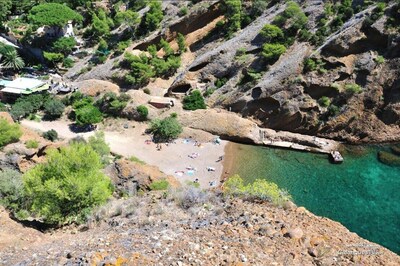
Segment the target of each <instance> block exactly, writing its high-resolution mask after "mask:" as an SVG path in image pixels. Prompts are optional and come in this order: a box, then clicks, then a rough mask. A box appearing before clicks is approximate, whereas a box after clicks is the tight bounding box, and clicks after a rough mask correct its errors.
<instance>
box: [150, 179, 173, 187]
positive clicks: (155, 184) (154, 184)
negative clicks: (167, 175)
mask: <svg viewBox="0 0 400 266" xmlns="http://www.w3.org/2000/svg"><path fill="white" fill-rule="evenodd" d="M168 187H169V183H168V181H167V180H165V179H162V180H159V181H154V182H152V183H151V184H150V189H151V190H167V189H168Z"/></svg>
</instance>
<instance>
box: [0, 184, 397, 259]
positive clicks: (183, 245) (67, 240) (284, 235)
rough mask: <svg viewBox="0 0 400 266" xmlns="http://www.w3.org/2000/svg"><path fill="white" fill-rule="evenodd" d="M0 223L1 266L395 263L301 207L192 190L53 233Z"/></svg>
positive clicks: (120, 205)
mask: <svg viewBox="0 0 400 266" xmlns="http://www.w3.org/2000/svg"><path fill="white" fill-rule="evenodd" d="M0 223H1V224H2V226H1V227H0V236H1V237H0V258H1V263H2V264H4V265H49V264H50V265H346V266H347V265H385V266H390V265H393V266H394V265H399V264H400V257H399V256H397V255H395V254H394V253H392V252H390V251H389V250H387V249H385V248H383V247H381V246H379V245H376V244H373V243H371V242H368V241H366V240H364V239H362V238H360V237H359V236H357V235H356V234H354V233H351V232H349V231H348V230H347V229H346V228H345V227H343V226H342V225H340V224H339V223H337V222H333V221H331V220H329V219H326V218H322V217H318V216H315V215H313V214H311V213H310V212H308V211H307V210H305V209H304V208H302V207H296V206H293V205H290V204H289V205H287V206H285V208H277V207H275V206H272V205H270V204H268V203H261V202H250V201H243V200H240V199H234V200H230V199H224V198H221V196H218V195H216V194H214V193H206V192H201V191H198V190H196V189H194V188H191V189H189V190H186V191H184V192H179V193H178V192H169V193H168V196H167V197H166V198H164V196H162V195H161V194H149V195H145V196H141V197H134V198H130V199H128V200H118V201H113V202H110V203H109V204H108V205H107V206H104V207H103V208H101V209H99V210H98V211H97V212H96V213H95V214H94V215H93V217H92V218H91V220H90V222H89V223H88V224H87V225H84V226H81V227H79V228H75V227H72V228H64V229H62V230H57V231H54V232H52V233H51V234H50V233H40V232H38V231H35V230H32V229H30V228H24V227H23V226H22V225H20V224H16V223H15V222H14V221H12V220H10V219H9V218H8V216H7V215H6V213H5V212H4V211H3V210H0ZM3 225H4V226H3ZM5 228H12V230H13V233H12V234H10V233H9V232H10V231H8V230H5Z"/></svg>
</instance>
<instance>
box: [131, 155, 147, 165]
mask: <svg viewBox="0 0 400 266" xmlns="http://www.w3.org/2000/svg"><path fill="white" fill-rule="evenodd" d="M129 161H131V162H134V163H139V164H142V165H145V164H146V162H144V161H142V160H140V159H139V158H138V157H135V156H131V157H129Z"/></svg>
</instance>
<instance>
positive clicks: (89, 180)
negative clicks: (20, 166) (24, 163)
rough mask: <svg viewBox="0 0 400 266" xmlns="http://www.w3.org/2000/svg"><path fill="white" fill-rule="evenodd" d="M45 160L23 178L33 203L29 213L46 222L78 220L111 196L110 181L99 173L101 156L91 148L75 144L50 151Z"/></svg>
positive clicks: (82, 144) (83, 144)
mask: <svg viewBox="0 0 400 266" xmlns="http://www.w3.org/2000/svg"><path fill="white" fill-rule="evenodd" d="M46 157H47V162H46V163H43V164H38V165H36V167H34V168H33V169H31V170H30V171H28V172H27V173H26V174H25V175H24V176H23V182H24V188H25V191H26V194H27V196H28V197H29V198H30V200H31V202H32V204H31V206H30V211H32V212H33V213H35V214H37V215H38V216H40V217H41V218H42V219H43V220H44V221H45V222H48V223H52V224H55V223H64V222H71V221H74V220H75V221H76V220H80V219H82V218H84V216H85V215H86V214H87V213H88V211H89V210H90V209H91V208H92V207H94V206H96V205H99V204H101V203H104V202H105V201H106V200H107V199H108V198H109V197H110V196H111V193H112V186H111V182H110V179H109V178H108V177H107V176H105V175H104V174H103V173H102V171H101V168H102V164H101V160H100V156H99V155H98V154H97V153H96V151H94V149H93V148H92V147H91V146H90V145H88V144H85V143H74V144H72V145H71V146H68V147H62V148H60V149H59V150H56V149H52V150H50V151H49V152H48V154H47V156H46Z"/></svg>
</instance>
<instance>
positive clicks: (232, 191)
mask: <svg viewBox="0 0 400 266" xmlns="http://www.w3.org/2000/svg"><path fill="white" fill-rule="evenodd" d="M224 193H225V194H226V195H230V196H244V197H246V198H250V199H251V198H256V199H261V200H268V201H271V202H272V203H274V204H276V205H279V206H282V205H283V204H284V203H285V202H287V201H289V200H291V196H290V195H289V194H288V192H287V191H286V190H283V189H280V188H279V187H278V186H277V185H276V184H275V183H272V182H268V181H266V180H264V179H256V180H255V181H254V182H253V183H251V184H247V185H245V184H244V180H243V179H242V178H241V177H240V176H239V175H234V176H232V177H230V178H229V179H228V180H227V181H226V182H225V184H224Z"/></svg>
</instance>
